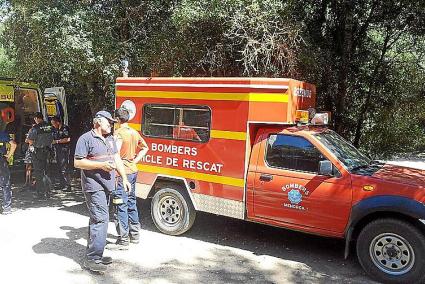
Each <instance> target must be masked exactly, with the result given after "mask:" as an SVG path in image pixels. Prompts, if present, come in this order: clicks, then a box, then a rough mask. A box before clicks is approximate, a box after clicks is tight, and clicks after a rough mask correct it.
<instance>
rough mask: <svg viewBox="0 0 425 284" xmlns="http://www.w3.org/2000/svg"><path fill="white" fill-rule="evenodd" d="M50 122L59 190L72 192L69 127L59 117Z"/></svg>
mask: <svg viewBox="0 0 425 284" xmlns="http://www.w3.org/2000/svg"><path fill="white" fill-rule="evenodd" d="M50 122H51V124H52V126H53V147H54V149H55V153H56V161H57V165H58V177H59V188H60V189H62V190H64V191H69V190H71V182H70V177H69V174H68V164H69V145H70V142H71V136H70V135H69V127H68V125H64V124H63V123H62V119H61V118H60V117H59V116H54V117H53V118H52V120H51V121H50Z"/></svg>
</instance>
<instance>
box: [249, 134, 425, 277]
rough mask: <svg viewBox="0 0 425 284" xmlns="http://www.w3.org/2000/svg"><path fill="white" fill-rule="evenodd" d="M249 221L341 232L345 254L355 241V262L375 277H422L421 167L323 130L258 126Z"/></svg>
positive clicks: (424, 217) (424, 197) (424, 200)
mask: <svg viewBox="0 0 425 284" xmlns="http://www.w3.org/2000/svg"><path fill="white" fill-rule="evenodd" d="M247 219H248V220H251V221H255V222H261V223H265V224H272V225H275V226H279V227H285V228H289V229H293V230H298V231H304V232H306V233H311V234H317V235H323V236H328V237H337V238H346V241H347V248H346V256H347V255H348V252H349V249H350V243H351V240H353V239H355V240H356V248H357V255H358V258H359V261H360V263H361V265H362V266H363V268H364V269H365V270H366V271H367V272H369V274H371V275H373V277H374V278H376V279H378V280H380V281H382V282H385V283H389V282H391V283H392V282H395V283H399V282H402V283H421V282H417V280H418V279H420V278H421V277H423V274H420V273H423V269H424V263H423V262H422V260H420V259H419V258H418V257H419V256H421V257H422V256H423V255H424V253H425V246H424V245H425V238H424V228H425V226H424V224H425V171H423V170H419V169H411V168H405V167H401V166H395V165H390V164H386V163H383V162H379V161H373V160H371V159H369V158H368V157H367V156H365V155H364V154H362V153H361V152H360V151H358V150H357V149H356V148H355V147H353V146H352V145H351V144H350V143H348V142H346V141H345V140H344V139H343V138H342V137H340V136H339V135H338V134H336V133H335V132H334V131H332V130H329V129H327V128H323V127H316V126H294V127H276V126H268V127H264V128H261V129H259V131H258V134H257V136H256V141H255V144H254V146H253V148H252V153H251V158H250V164H249V169H248V175H247ZM416 273H417V274H416Z"/></svg>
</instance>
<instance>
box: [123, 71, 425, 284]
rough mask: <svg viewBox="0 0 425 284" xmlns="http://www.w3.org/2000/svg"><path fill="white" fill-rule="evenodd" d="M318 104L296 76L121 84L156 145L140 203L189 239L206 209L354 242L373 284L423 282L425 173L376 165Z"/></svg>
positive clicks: (135, 123) (145, 168)
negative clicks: (331, 124)
mask: <svg viewBox="0 0 425 284" xmlns="http://www.w3.org/2000/svg"><path fill="white" fill-rule="evenodd" d="M315 101H316V89H315V86H314V85H312V84H308V83H305V82H300V81H297V80H292V79H267V78H124V77H123V78H118V79H117V81H116V107H120V106H125V107H126V108H127V109H128V110H129V111H130V113H131V120H130V125H131V126H132V127H133V128H134V129H136V130H138V131H140V133H141V134H142V136H143V137H144V138H145V139H146V141H147V142H148V144H149V147H150V151H149V152H148V154H147V155H146V156H145V158H144V160H143V161H142V162H141V163H140V164H139V165H138V169H139V171H140V173H139V175H138V179H137V195H138V196H139V197H141V198H151V215H152V219H153V222H154V224H155V225H156V227H157V228H158V230H160V231H161V232H163V233H165V234H169V235H180V234H183V233H184V232H186V231H187V230H189V229H190V228H191V226H192V225H193V223H194V220H195V216H196V212H197V211H203V212H209V213H214V214H217V215H223V216H229V217H233V218H237V219H241V220H247V221H252V222H257V223H262V224H268V225H272V226H277V227H282V228H287V229H292V230H297V231H302V232H306V233H310V234H316V235H321V236H326V237H334V238H344V239H345V242H346V247H345V257H347V256H348V254H349V252H350V247H351V244H354V243H355V244H356V251H357V255H358V259H359V261H360V264H361V265H362V267H363V268H364V270H365V271H366V272H367V273H368V274H369V275H370V276H372V277H373V278H374V279H376V280H378V281H382V282H385V283H424V282H425V172H424V171H422V170H418V169H412V168H406V167H401V166H395V165H390V164H385V163H382V162H378V161H372V160H371V159H369V158H368V157H367V156H365V155H364V154H362V153H361V152H359V151H358V150H357V149H356V148H355V147H353V146H352V145H351V144H350V143H348V142H347V141H345V140H344V139H343V138H342V137H340V136H339V135H338V134H337V133H335V132H334V131H332V130H330V129H328V128H326V127H324V126H323V125H319V124H324V123H326V120H328V119H329V117H328V116H327V114H316V115H314V111H313V108H314V107H315ZM313 115H314V116H313ZM302 122H304V123H305V124H303V123H302Z"/></svg>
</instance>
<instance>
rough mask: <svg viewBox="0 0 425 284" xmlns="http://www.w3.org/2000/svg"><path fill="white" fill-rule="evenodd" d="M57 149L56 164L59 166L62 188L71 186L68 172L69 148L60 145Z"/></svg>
mask: <svg viewBox="0 0 425 284" xmlns="http://www.w3.org/2000/svg"><path fill="white" fill-rule="evenodd" d="M58 146H59V147H56V149H55V150H56V162H57V165H58V178H59V184H60V186H61V187H66V186H70V185H71V184H70V177H69V172H68V165H69V148H68V147H65V146H61V145H58Z"/></svg>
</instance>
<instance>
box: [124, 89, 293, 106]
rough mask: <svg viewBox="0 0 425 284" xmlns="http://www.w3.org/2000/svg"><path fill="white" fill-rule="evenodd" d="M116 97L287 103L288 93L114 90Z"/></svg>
mask: <svg viewBox="0 0 425 284" xmlns="http://www.w3.org/2000/svg"><path fill="white" fill-rule="evenodd" d="M116 95H117V97H128V98H162V99H185V100H213V101H249V102H272V103H274V102H276V103H287V102H288V95H287V94H286V93H282V94H270V93H208V92H162V91H120V90H117V91H116Z"/></svg>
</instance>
